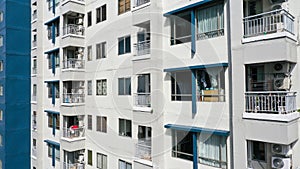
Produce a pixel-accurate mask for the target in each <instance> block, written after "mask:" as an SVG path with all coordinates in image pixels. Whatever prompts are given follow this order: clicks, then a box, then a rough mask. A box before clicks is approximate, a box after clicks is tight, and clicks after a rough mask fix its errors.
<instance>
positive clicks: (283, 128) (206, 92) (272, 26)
mask: <svg viewBox="0 0 300 169" xmlns="http://www.w3.org/2000/svg"><path fill="white" fill-rule="evenodd" d="M31 5H32V22H31V24H32V51H31V56H32V75H31V77H32V78H31V86H32V91H31V93H32V95H31V96H32V97H31V109H32V110H31V111H32V118H31V119H32V120H31V121H32V132H31V133H32V134H31V142H32V147H31V165H32V168H35V169H52V168H56V169H59V168H62V169H92V168H101V169H132V168H133V169H151V168H153V169H182V168H193V169H198V168H199V169H200V168H207V169H214V168H228V169H229V168H238V169H240V168H248V169H250V168H251V169H263V168H264V169H272V168H282V169H290V168H293V169H294V168H295V169H297V167H300V160H299V158H298V157H299V156H300V143H299V141H298V138H299V130H298V126H299V124H300V123H299V112H298V107H299V105H300V103H299V98H298V97H299V96H298V94H297V93H298V90H299V88H298V86H299V85H298V83H299V80H298V79H299V73H298V72H299V71H298V69H299V68H298V66H297V62H298V56H299V53H298V52H300V51H299V49H300V48H299V39H298V37H299V36H298V35H299V18H300V2H298V0H288V1H285V0H243V1H239V2H238V1H222V0H180V1H172V0H164V1H160V0H46V1H37V0H32V3H31Z"/></svg>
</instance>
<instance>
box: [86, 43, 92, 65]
mask: <svg viewBox="0 0 300 169" xmlns="http://www.w3.org/2000/svg"><path fill="white" fill-rule="evenodd" d="M92 54H93V53H92V46H88V47H87V59H88V61H91V60H92V59H93V55H92Z"/></svg>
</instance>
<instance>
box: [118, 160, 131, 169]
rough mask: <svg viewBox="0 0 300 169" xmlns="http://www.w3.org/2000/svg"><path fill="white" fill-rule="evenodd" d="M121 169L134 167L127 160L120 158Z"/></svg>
mask: <svg viewBox="0 0 300 169" xmlns="http://www.w3.org/2000/svg"><path fill="white" fill-rule="evenodd" d="M119 169H132V165H131V163H128V162H126V161H123V160H119Z"/></svg>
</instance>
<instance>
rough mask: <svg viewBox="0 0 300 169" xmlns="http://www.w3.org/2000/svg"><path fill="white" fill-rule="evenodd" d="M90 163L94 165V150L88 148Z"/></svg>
mask: <svg viewBox="0 0 300 169" xmlns="http://www.w3.org/2000/svg"><path fill="white" fill-rule="evenodd" d="M88 165H91V166H92V165H93V152H92V150H88Z"/></svg>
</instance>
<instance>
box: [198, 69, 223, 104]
mask: <svg viewBox="0 0 300 169" xmlns="http://www.w3.org/2000/svg"><path fill="white" fill-rule="evenodd" d="M196 79H197V96H198V101H203V102H224V101H225V70H224V68H223V67H215V68H207V69H201V70H197V71H196Z"/></svg>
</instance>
